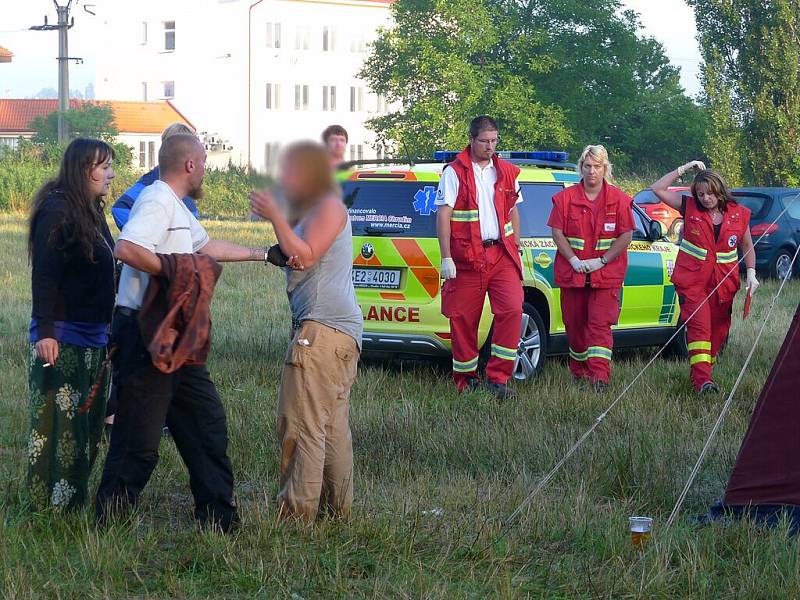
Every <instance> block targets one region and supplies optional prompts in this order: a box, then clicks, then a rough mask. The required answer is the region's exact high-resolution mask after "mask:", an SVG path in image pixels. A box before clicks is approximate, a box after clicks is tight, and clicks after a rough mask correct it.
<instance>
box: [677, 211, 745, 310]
mask: <svg viewBox="0 0 800 600" xmlns="http://www.w3.org/2000/svg"><path fill="white" fill-rule="evenodd" d="M749 228H750V210H749V209H748V208H746V207H744V206H742V205H740V204H737V203H736V202H728V206H727V209H726V210H725V212H724V213H723V218H722V227H721V228H720V232H719V239H718V240H715V239H714V222H713V221H712V220H711V215H710V214H709V213H708V211H706V210H701V209H700V208H699V207H698V206H697V201H695V199H694V198H692V197H691V196H690V197H688V199H687V202H686V213H685V214H684V221H683V240H681V246H680V251H679V252H678V259H677V260H676V261H675V269H674V270H673V272H672V283H673V285H674V286H675V290H676V291H677V292H678V294H681V295H688V294H689V293H692V292H696V293H699V294H703V295H704V294H706V293H707V292H708V291H710V290H712V289H713V288H715V287H716V286H717V284H718V283H719V282H720V281H722V280H723V278H725V276H726V275H728V273H730V276H729V277H728V278H727V279H725V282H724V283H723V284H722V285H721V286H720V288H719V290H717V294H718V295H719V299H720V301H721V302H730V301H731V300H733V297H734V296H735V295H736V292H738V291H739V268H738V261H739V253H738V248H739V244H740V243H741V241H742V237H744V235H745V233H747V231H748V229H749Z"/></svg>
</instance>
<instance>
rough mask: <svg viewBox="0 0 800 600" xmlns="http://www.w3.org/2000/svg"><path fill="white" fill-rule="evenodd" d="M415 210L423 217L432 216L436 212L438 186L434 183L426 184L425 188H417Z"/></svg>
mask: <svg viewBox="0 0 800 600" xmlns="http://www.w3.org/2000/svg"><path fill="white" fill-rule="evenodd" d="M413 206H414V210H415V211H417V212H418V213H419V214H421V215H422V216H423V217H427V216H430V214H431V213H435V212H436V210H437V207H436V188H435V187H433V186H432V185H426V186H425V187H424V188H423V189H421V190H417V193H416V194H414V202H413Z"/></svg>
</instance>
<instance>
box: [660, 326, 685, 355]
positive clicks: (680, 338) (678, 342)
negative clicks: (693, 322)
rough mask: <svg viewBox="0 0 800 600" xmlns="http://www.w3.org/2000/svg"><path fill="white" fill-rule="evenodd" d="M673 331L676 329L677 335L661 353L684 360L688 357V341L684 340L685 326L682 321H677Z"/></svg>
mask: <svg viewBox="0 0 800 600" xmlns="http://www.w3.org/2000/svg"><path fill="white" fill-rule="evenodd" d="M675 331H678V335H676V336H675V339H674V340H672V341H671V342H670V343H669V346H667V347H666V348H665V349H664V354H663V355H664V356H666V357H667V358H672V359H675V360H686V359H687V358H689V343H688V342H687V341H686V327H684V326H683V321H678V326H677V327H676V328H675Z"/></svg>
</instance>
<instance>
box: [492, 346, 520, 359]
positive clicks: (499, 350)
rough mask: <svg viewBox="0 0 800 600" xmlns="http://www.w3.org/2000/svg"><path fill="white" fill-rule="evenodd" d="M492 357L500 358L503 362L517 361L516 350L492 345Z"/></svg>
mask: <svg viewBox="0 0 800 600" xmlns="http://www.w3.org/2000/svg"><path fill="white" fill-rule="evenodd" d="M492 356H496V357H497V358H502V359H503V360H517V349H516V348H506V347H504V346H498V345H497V344H492Z"/></svg>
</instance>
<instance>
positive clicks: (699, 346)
mask: <svg viewBox="0 0 800 600" xmlns="http://www.w3.org/2000/svg"><path fill="white" fill-rule="evenodd" d="M687 347H688V348H689V352H691V351H693V350H711V342H689V343H688V344H687Z"/></svg>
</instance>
